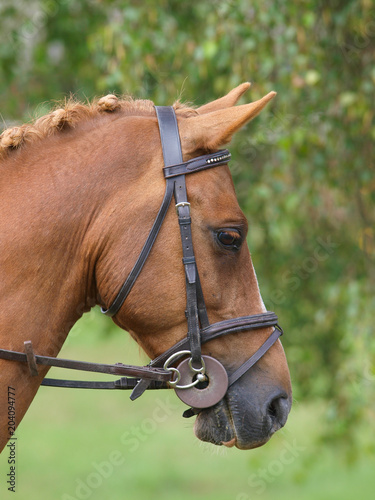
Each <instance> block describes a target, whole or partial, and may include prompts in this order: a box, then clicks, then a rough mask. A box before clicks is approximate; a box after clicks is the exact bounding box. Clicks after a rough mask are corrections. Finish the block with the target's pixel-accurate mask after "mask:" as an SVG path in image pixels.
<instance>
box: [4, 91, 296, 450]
mask: <svg viewBox="0 0 375 500" xmlns="http://www.w3.org/2000/svg"><path fill="white" fill-rule="evenodd" d="M249 86H250V84H248V83H244V84H242V85H240V86H239V87H237V88H235V89H233V90H232V91H231V92H230V93H229V94H227V95H226V96H224V97H222V98H220V99H218V100H216V101H213V102H211V103H209V104H206V105H204V106H202V107H200V108H197V109H193V108H190V107H187V106H184V105H182V104H181V103H179V102H177V103H175V104H174V109H175V112H176V116H177V121H178V127H179V133H180V139H181V146H182V152H183V158H184V160H187V159H190V158H193V157H196V156H199V155H202V154H205V153H212V152H214V151H217V150H218V149H219V148H220V147H221V146H222V145H224V144H226V143H228V142H229V141H230V139H231V137H232V136H233V134H234V133H235V132H236V131H237V130H239V129H240V128H241V127H242V126H244V125H245V124H246V123H247V122H248V121H249V120H251V119H252V118H254V117H255V116H256V115H257V114H258V113H259V112H260V111H261V110H262V108H263V107H264V106H265V105H266V104H267V102H268V101H270V100H271V99H272V97H273V96H274V95H275V93H274V92H271V93H269V94H268V95H266V96H265V97H263V98H262V99H260V100H259V101H256V102H253V103H250V104H245V105H238V106H235V104H236V103H237V101H238V99H239V98H240V96H241V95H242V94H243V93H244V92H245V91H246V90H247V89H248V88H249ZM0 155H1V157H0V158H1V160H0V193H1V196H0V235H1V237H0V269H1V282H0V302H1V318H0V339H1V341H0V348H2V349H8V350H14V351H22V350H23V342H24V341H25V340H31V341H32V343H33V346H34V349H35V352H36V353H37V354H40V355H47V356H52V357H56V356H57V355H58V353H59V351H60V349H61V347H62V345H63V343H64V341H65V339H66V337H67V335H68V333H69V330H70V329H71V327H72V326H73V325H74V323H75V322H76V321H77V320H78V319H79V318H80V317H81V316H82V314H83V313H84V312H86V311H89V310H90V308H92V307H93V306H94V305H96V304H99V305H101V306H103V307H104V308H105V307H108V305H110V304H111V303H112V301H113V299H114V297H115V296H116V294H117V291H118V289H119V288H120V287H121V285H122V283H123V281H124V279H125V278H126V276H127V275H128V274H129V272H130V270H131V268H132V266H133V264H134V262H135V260H136V258H137V256H138V254H139V252H140V250H141V248H142V246H143V244H144V241H145V239H146V236H147V234H148V231H149V229H150V227H151V225H152V222H153V220H154V218H155V214H156V213H157V211H158V207H159V206H160V203H161V200H162V198H163V194H164V188H165V179H164V177H163V173H162V167H163V156H162V148H161V142H160V134H159V129H158V122H157V119H156V115H155V108H154V106H153V103H151V102H150V101H143V100H138V101H133V100H131V99H124V100H119V99H117V98H116V97H115V96H113V95H109V96H106V97H103V98H101V99H100V100H99V101H96V102H94V103H91V104H88V105H83V104H80V103H78V102H74V101H67V102H66V103H65V104H64V106H63V107H62V108H60V109H56V110H55V111H53V112H51V113H49V114H48V115H46V116H43V117H41V118H39V119H38V120H36V121H35V122H34V123H30V124H25V125H22V126H21V127H13V128H11V129H7V130H5V131H4V132H3V134H2V135H1V142H0ZM249 168H250V167H249ZM186 184H187V191H188V197H189V201H190V202H191V213H192V219H193V225H192V232H193V242H194V248H195V252H196V259H197V266H198V269H199V273H200V277H201V282H202V288H203V294H204V297H205V300H206V307H207V312H208V317H209V320H210V322H218V321H222V320H226V319H229V318H236V317H240V316H246V315H252V314H258V313H263V312H264V311H265V307H264V304H263V301H262V298H261V296H260V292H259V288H258V284H257V279H256V275H255V272H254V269H253V265H252V262H251V258H250V253H249V250H248V247H247V244H246V234H247V229H248V226H247V222H246V219H245V217H244V214H243V213H242V211H241V210H240V208H239V206H238V202H237V199H236V196H235V191H234V187H233V183H232V179H231V175H230V172H229V169H228V166H227V165H223V166H219V167H217V168H214V169H210V170H204V171H202V172H200V173H197V174H194V175H189V176H188V178H187V180H186ZM221 228H225V231H226V232H228V233H229V235H231V237H232V238H234V239H235V240H236V244H235V245H230V244H229V243H230V242H229V243H228V244H227V245H225V244H222V243H221V242H220V241H218V239H217V238H218V237H217V235H218V234H219V233H220V229H221ZM224 243H225V242H224ZM181 253H182V250H181V242H180V235H179V228H178V224H177V223H176V217H175V210H174V207H172V206H171V207H169V210H168V212H167V215H166V218H165V221H164V223H163V225H162V227H161V231H160V233H159V235H158V237H157V239H156V242H155V245H154V247H153V249H152V251H151V253H150V255H149V257H148V260H147V262H146V264H145V266H144V268H143V270H142V272H141V273H140V275H139V277H138V279H137V282H136V283H135V285H134V288H133V289H132V291H131V293H130V295H129V297H128V298H127V300H126V301H125V303H124V305H123V306H122V307H121V309H120V311H119V312H118V313H117V314H116V316H115V317H114V321H115V323H116V324H117V325H119V326H120V327H121V328H123V329H125V330H127V331H129V332H130V333H131V335H132V336H133V338H134V339H135V340H136V341H137V342H138V344H139V345H140V346H141V347H142V349H143V350H144V351H145V352H146V353H147V355H148V356H150V357H152V358H154V357H156V356H158V355H160V354H161V353H162V352H164V351H165V350H166V349H168V348H169V347H171V346H172V345H174V344H175V343H176V342H177V341H179V340H180V339H182V338H183V337H185V335H186V318H185V314H184V312H185V302H186V297H185V294H184V292H183V291H184V288H185V276H184V270H183V266H182V265H181V257H182V255H181ZM166 263H167V264H168V265H166ZM270 332H272V328H270V327H267V328H266V327H265V328H262V329H260V330H256V331H246V332H242V333H234V334H232V335H229V336H225V337H222V338H219V339H215V340H210V341H209V342H208V343H206V344H205V345H204V346H203V348H202V352H203V353H204V354H209V355H211V356H213V357H214V358H216V359H217V360H219V361H220V362H221V363H222V364H223V365H224V367H225V368H226V370H228V372H231V371H232V372H233V371H234V370H235V369H236V368H237V367H238V366H240V365H241V364H242V363H243V362H244V361H245V360H246V359H247V358H249V356H251V355H252V354H253V353H254V352H255V351H256V350H257V349H258V348H259V346H260V345H261V344H262V343H263V342H264V341H265V339H267V337H268V336H269V335H270ZM47 371H48V368H47V367H42V368H39V375H38V376H34V377H32V376H31V375H30V373H29V370H28V367H27V365H25V364H24V363H18V362H14V361H7V360H0V445H1V446H0V449H2V448H3V447H4V445H5V444H6V442H7V439H8V437H9V436H8V387H11V388H13V390H14V393H15V394H16V396H15V400H16V402H15V410H16V421H17V424H19V422H20V421H21V419H22V418H23V416H24V414H25V412H26V410H27V408H28V407H29V405H30V404H31V402H32V400H33V398H34V396H35V394H36V392H37V390H38V388H39V386H40V384H41V382H42V380H43V378H44V377H45V375H46V373H47ZM290 407H291V383H290V377H289V371H288V366H287V362H286V359H285V355H284V351H283V348H282V345H281V343H280V341H279V340H278V341H277V342H276V343H275V344H274V345H273V346H272V347H271V349H270V350H269V351H268V352H267V353H266V354H265V355H264V356H263V357H262V358H261V359H260V361H259V362H258V363H257V364H256V365H255V366H253V367H252V369H251V370H249V371H248V372H247V373H246V374H245V375H243V376H242V377H241V378H240V379H239V380H238V381H237V382H236V383H235V384H233V386H231V387H230V388H229V389H228V392H227V393H226V395H225V397H224V398H223V399H222V400H221V401H220V402H219V403H217V404H216V405H215V406H213V407H210V408H207V409H205V410H203V411H201V412H200V413H199V415H198V416H197V419H196V423H195V434H196V436H197V437H198V438H199V439H201V440H203V441H209V442H211V443H214V444H217V445H220V444H224V445H226V446H234V445H235V446H236V447H237V448H240V449H250V448H254V447H257V446H261V445H262V444H264V443H265V442H266V441H268V439H269V438H270V437H271V436H272V434H273V433H274V432H275V431H277V430H278V429H280V428H281V427H282V426H283V425H284V424H285V422H286V419H287V416H288V413H289V411H290Z"/></svg>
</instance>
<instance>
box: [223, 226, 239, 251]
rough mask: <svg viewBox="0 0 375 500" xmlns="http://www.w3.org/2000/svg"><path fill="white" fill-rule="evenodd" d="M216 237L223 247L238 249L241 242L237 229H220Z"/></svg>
mask: <svg viewBox="0 0 375 500" xmlns="http://www.w3.org/2000/svg"><path fill="white" fill-rule="evenodd" d="M217 239H218V240H219V242H220V243H221V245H223V246H224V247H225V248H228V249H231V250H238V249H239V248H240V246H241V243H242V237H241V233H240V232H239V231H238V230H237V229H222V230H221V231H218V233H217Z"/></svg>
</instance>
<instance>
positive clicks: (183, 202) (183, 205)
mask: <svg viewBox="0 0 375 500" xmlns="http://www.w3.org/2000/svg"><path fill="white" fill-rule="evenodd" d="M175 207H176V212H177V214H178V209H179V208H180V207H190V203H189V202H188V201H180V203H176V205H175Z"/></svg>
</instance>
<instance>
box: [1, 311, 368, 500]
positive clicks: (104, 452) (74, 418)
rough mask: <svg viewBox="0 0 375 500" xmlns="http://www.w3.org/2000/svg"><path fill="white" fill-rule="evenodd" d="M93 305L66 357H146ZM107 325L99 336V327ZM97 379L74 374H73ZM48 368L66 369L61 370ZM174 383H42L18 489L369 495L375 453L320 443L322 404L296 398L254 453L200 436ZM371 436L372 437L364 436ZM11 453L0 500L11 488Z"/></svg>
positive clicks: (21, 442)
mask: <svg viewBox="0 0 375 500" xmlns="http://www.w3.org/2000/svg"><path fill="white" fill-rule="evenodd" d="M110 325H111V323H110V322H108V319H107V318H102V317H101V316H99V315H98V314H97V312H92V313H90V314H88V315H86V316H85V317H84V318H83V319H82V320H81V321H80V322H78V324H77V325H76V326H75V327H74V329H73V331H72V333H71V336H69V338H68V340H67V342H66V345H65V346H64V348H63V350H62V351H61V353H60V357H70V358H72V359H81V360H87V361H89V360H92V361H101V362H111V363H113V362H117V361H122V362H126V363H142V364H144V363H145V362H146V359H145V358H144V356H143V355H141V354H140V352H139V348H138V346H136V345H135V344H134V342H133V341H132V340H131V339H129V337H128V336H127V334H125V333H124V332H121V331H120V330H119V331H117V332H115V333H114V332H113V328H112V326H110ZM105 329H108V331H107V332H106V333H105V334H104V335H103V331H105ZM76 375H78V377H77V378H93V379H94V378H98V377H96V376H94V377H92V376H90V374H82V375H81V374H79V373H78V374H76V373H74V372H69V376H70V377H71V378H74V377H75V376H76ZM50 376H56V377H58V376H59V377H65V376H66V374H65V373H64V372H63V371H62V370H58V369H54V371H52V370H51V372H50ZM183 409H184V405H183V404H182V403H181V402H180V401H179V400H178V399H177V398H176V397H175V396H174V393H173V392H172V391H163V393H156V392H150V393H149V394H145V395H144V396H143V397H142V398H140V399H139V400H137V401H135V402H131V401H130V400H129V398H128V393H127V392H125V391H124V392H122V391H97V392H90V391H86V390H70V389H67V390H64V389H58V388H56V389H53V388H49V387H44V388H41V389H40V390H39V392H38V394H37V396H36V398H35V400H34V402H33V404H32V406H31V407H30V410H29V412H28V413H27V416H26V418H25V419H24V421H23V422H22V424H21V425H20V427H19V430H18V432H17V437H18V442H17V491H16V493H15V494H13V498H18V499H22V500H24V499H26V498H27V499H28V500H34V499H35V500H36V499H38V500H39V499H40V497H41V496H43V498H46V499H61V500H72V499H86V498H90V499H92V500H102V499H103V498H110V499H111V500H120V499H137V500H142V499H149V498H163V499H165V500H172V499H175V498H179V499H181V500H185V499H191V498H195V499H198V500H203V499H204V500H211V499H212V500H214V499H215V500H224V499H225V500H228V499H233V500H248V499H254V498H259V499H264V500H268V499H273V498H275V497H276V496H277V498H278V500H283V499H285V500H286V499H288V500H289V499H290V498H299V499H300V500H304V499H306V500H310V499H314V500H315V499H316V498H319V500H325V499H327V500H336V499H337V500H338V499H340V500H346V499H348V500H349V499H350V500H352V499H353V498H356V497H358V495H359V493H360V498H371V497H372V492H373V491H374V488H375V476H374V474H373V470H374V465H375V460H374V459H373V458H371V459H370V458H368V457H366V456H363V457H362V458H360V459H359V460H358V461H357V463H356V464H355V465H354V466H348V465H347V464H346V463H345V461H344V460H343V458H342V456H341V451H340V448H338V447H333V445H331V446H322V445H318V444H317V443H319V440H318V439H317V435H318V434H319V430H320V425H321V422H322V418H323V414H324V411H323V410H324V406H323V403H321V404H320V405H319V404H317V403H314V404H313V405H308V404H303V405H299V404H298V403H296V402H295V404H294V407H293V410H292V413H291V415H290V418H289V421H288V423H287V426H286V428H285V429H283V430H282V431H280V432H279V433H277V434H276V435H275V436H274V437H273V438H272V440H271V441H270V442H269V443H268V444H267V445H266V446H265V447H262V448H259V449H256V450H252V451H249V452H241V451H239V450H236V449H230V450H228V449H223V448H221V447H214V446H211V445H208V444H206V443H201V442H199V441H198V440H197V439H196V438H195V437H194V434H193V421H192V420H184V419H182V418H181V413H182V411H183ZM365 437H366V436H365ZM6 461H7V453H6V451H5V452H3V454H2V455H1V456H0V498H7V497H8V496H9V495H10V492H8V491H7V488H6V486H5V482H6V479H7V478H6V474H7V472H8V465H7V463H6Z"/></svg>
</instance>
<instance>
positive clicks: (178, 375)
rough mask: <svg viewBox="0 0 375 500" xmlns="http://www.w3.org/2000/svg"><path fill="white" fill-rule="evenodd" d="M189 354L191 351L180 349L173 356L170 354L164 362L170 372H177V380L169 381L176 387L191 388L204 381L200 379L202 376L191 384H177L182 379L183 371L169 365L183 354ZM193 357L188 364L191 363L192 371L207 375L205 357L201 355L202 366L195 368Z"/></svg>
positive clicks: (165, 368) (165, 367)
mask: <svg viewBox="0 0 375 500" xmlns="http://www.w3.org/2000/svg"><path fill="white" fill-rule="evenodd" d="M188 354H191V352H190V351H187V350H186V351H178V352H175V353H174V354H172V356H169V358H168V359H167V360H166V361H165V363H164V366H163V368H164V370H167V371H170V372H173V373H175V374H176V379H175V380H169V381H168V384H169V385H170V386H171V387H173V388H174V389H190V388H191V387H194V386H195V385H197V384H199V382H202V380H200V378H201V377H197V378H196V380H194V381H193V382H191V384H186V385H177V384H178V382H179V381H180V379H181V373H180V372H179V371H178V370H177V368H174V367H172V366H168V365H169V364H170V363H172V362H173V361H175V360H176V359H178V358H181V357H182V356H185V355H188ZM192 360H193V359H192V358H191V357H190V359H189V362H188V365H189V368H190V369H191V371H192V372H193V373H195V374H197V373H198V374H202V375H205V370H206V365H205V362H204V359H203V358H202V357H201V363H202V366H201V367H200V368H198V369H197V368H194V367H193V366H192Z"/></svg>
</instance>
